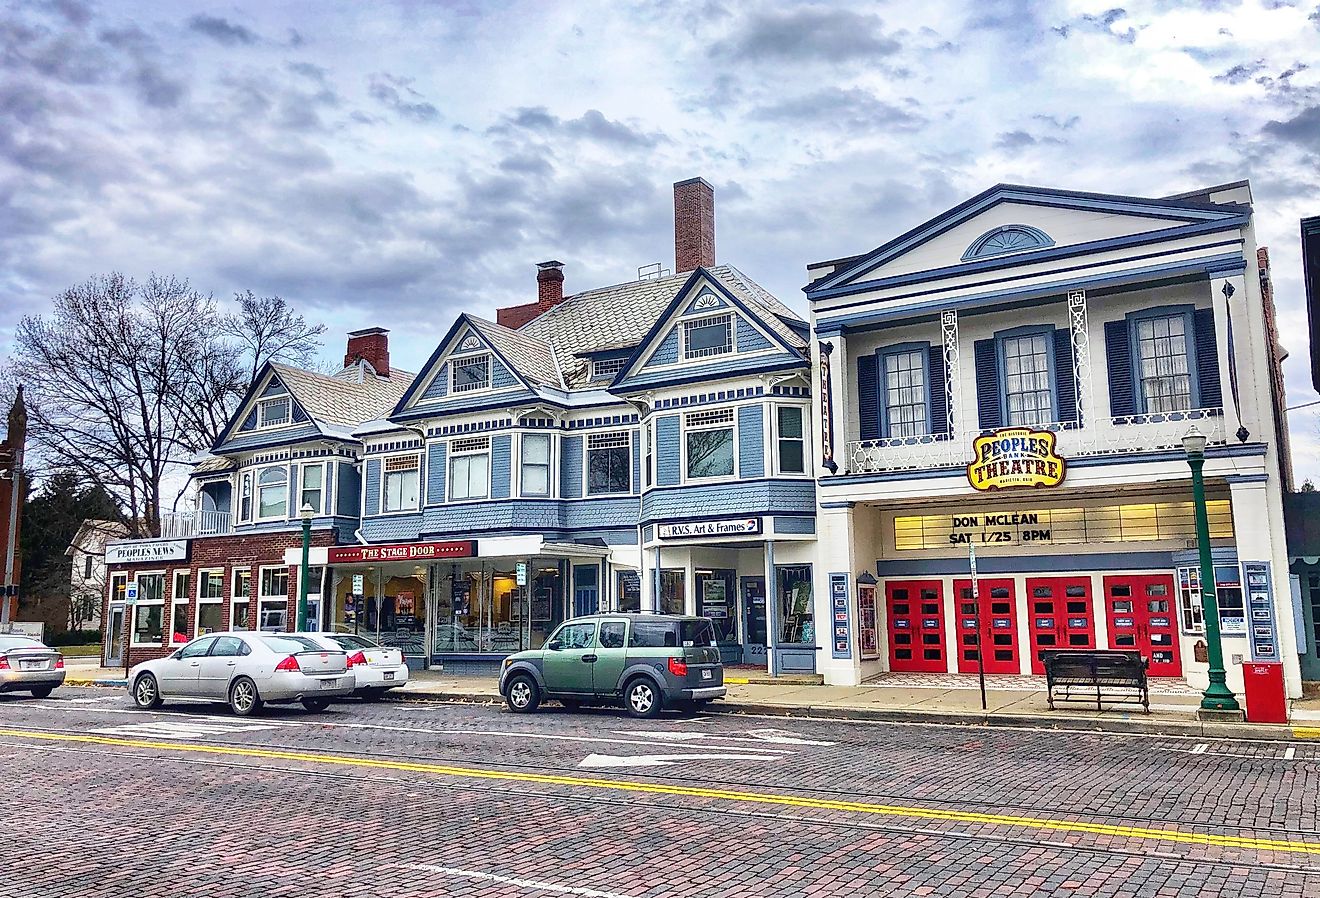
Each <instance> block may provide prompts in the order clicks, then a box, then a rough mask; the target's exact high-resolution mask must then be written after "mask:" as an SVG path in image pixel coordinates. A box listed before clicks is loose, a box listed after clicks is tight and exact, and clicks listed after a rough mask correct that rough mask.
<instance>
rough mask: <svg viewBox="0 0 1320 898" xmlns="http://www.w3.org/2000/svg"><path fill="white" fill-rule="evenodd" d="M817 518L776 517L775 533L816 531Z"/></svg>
mask: <svg viewBox="0 0 1320 898" xmlns="http://www.w3.org/2000/svg"><path fill="white" fill-rule="evenodd" d="M815 532H816V519H815V518H775V533H795V534H805V533H815Z"/></svg>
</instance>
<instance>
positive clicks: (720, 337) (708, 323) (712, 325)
mask: <svg viewBox="0 0 1320 898" xmlns="http://www.w3.org/2000/svg"><path fill="white" fill-rule="evenodd" d="M730 352H733V316H732V315H729V314H725V315H712V316H711V317H709V318H698V319H696V320H695V321H685V322H683V358H685V359H703V358H707V357H708V356H713V355H725V354H726V353H730Z"/></svg>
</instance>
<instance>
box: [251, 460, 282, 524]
mask: <svg viewBox="0 0 1320 898" xmlns="http://www.w3.org/2000/svg"><path fill="white" fill-rule="evenodd" d="M288 513H289V472H288V471H287V470H285V469H284V468H282V467H281V468H267V469H266V470H264V471H262V472H261V473H260V474H258V475H257V517H258V518H259V519H262V520H265V519H267V518H283V517H286V516H287V515H288Z"/></svg>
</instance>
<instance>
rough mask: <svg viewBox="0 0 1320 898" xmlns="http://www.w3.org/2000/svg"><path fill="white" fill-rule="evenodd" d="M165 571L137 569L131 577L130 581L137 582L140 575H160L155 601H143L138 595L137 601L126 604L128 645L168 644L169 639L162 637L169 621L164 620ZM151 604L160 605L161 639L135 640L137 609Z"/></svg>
mask: <svg viewBox="0 0 1320 898" xmlns="http://www.w3.org/2000/svg"><path fill="white" fill-rule="evenodd" d="M166 573H167V571H165V570H164V569H161V570H159V571H138V572H137V573H135V574H134V575H133V579H132V581H131V582H133V583H137V582H138V580H139V579H141V578H142V577H154V576H155V575H157V574H159V575H160V576H161V590H160V598H159V599H157V600H155V601H151V602H143V601H142V600H141V598H140V597H139V600H138V601H136V602H134V603H133V604H132V605H128V606H127V607H128V609H129V610H128V611H127V612H126V613H127V614H128V639H129V642H128V644H129V646H130V647H131V646H142V645H153V646H158V645H162V644H163V645H167V646H168V645H170V642H169V640H166V639H164V636H165V632H166V630H165V627H166V625H167V624H169V623H170V622H169V621H167V620H165V579H164V578H165V575H166ZM139 588H140V587H139ZM153 605H158V606H160V632H161V637H162V639H161V641H160V642H156V641H154V640H153V641H150V642H138V641H137V610H138V609H139V608H143V607H148V608H149V607H151V606H153Z"/></svg>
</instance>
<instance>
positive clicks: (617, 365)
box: [591, 359, 628, 380]
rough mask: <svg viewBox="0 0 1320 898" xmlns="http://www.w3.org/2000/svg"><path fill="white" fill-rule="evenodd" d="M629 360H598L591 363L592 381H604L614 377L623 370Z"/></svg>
mask: <svg viewBox="0 0 1320 898" xmlns="http://www.w3.org/2000/svg"><path fill="white" fill-rule="evenodd" d="M627 362H628V360H627V359H596V360H594V361H593V362H592V363H591V379H592V380H602V379H604V378H606V377H613V376H614V375H616V374H618V373H619V372H620V371H622V370H623V366H624V365H625V364H627Z"/></svg>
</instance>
